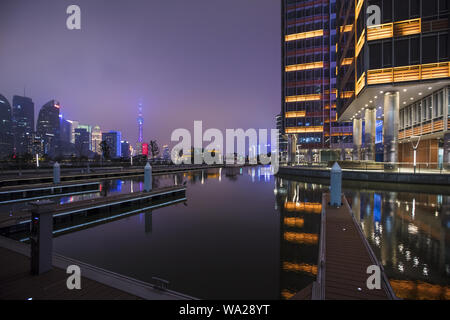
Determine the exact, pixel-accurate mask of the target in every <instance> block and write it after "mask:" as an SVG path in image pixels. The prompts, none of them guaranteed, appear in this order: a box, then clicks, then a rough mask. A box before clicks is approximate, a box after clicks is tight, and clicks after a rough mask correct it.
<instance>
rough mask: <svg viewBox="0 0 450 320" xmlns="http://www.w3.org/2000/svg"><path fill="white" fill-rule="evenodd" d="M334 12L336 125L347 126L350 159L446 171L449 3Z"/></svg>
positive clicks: (385, 1) (449, 159) (344, 5)
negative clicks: (420, 165) (430, 166)
mask: <svg viewBox="0 0 450 320" xmlns="http://www.w3.org/2000/svg"><path fill="white" fill-rule="evenodd" d="M337 12H338V17H339V19H338V21H337V22H338V28H337V32H338V35H337V38H338V47H337V73H338V77H337V83H338V119H339V121H342V122H347V121H352V122H353V141H354V152H353V159H356V160H372V161H373V160H375V159H377V160H379V159H382V161H384V162H391V163H393V162H395V163H398V162H400V163H413V162H414V163H416V162H417V163H420V162H425V163H431V164H433V165H435V166H439V165H445V164H448V163H450V134H449V132H450V131H449V128H450V117H449V116H450V112H449V111H450V99H449V96H450V62H449V61H450V60H449V51H450V49H449V48H450V47H449V45H450V41H449V32H448V31H449V24H448V20H449V2H448V1H445V0H444V1H441V0H426V1H425V0H414V1H394V0H347V1H345V0H341V1H339V2H338V6H337ZM377 129H378V130H379V134H378V133H377ZM377 135H379V139H377ZM376 140H379V142H380V146H381V148H382V151H381V157H380V158H379V157H378V156H377V151H376V150H377V149H376ZM414 149H415V150H416V152H414ZM415 153H416V155H415V156H414V154H415Z"/></svg>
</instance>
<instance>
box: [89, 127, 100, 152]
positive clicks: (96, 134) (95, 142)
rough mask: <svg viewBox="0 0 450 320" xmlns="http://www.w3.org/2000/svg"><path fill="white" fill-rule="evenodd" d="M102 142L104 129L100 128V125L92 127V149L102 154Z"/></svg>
mask: <svg viewBox="0 0 450 320" xmlns="http://www.w3.org/2000/svg"><path fill="white" fill-rule="evenodd" d="M101 142H102V130H101V129H100V126H94V128H92V133H91V146H92V151H93V152H95V153H97V154H100V155H101V154H102V148H101V147H100V143H101Z"/></svg>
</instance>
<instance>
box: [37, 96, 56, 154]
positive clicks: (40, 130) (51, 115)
mask: <svg viewBox="0 0 450 320" xmlns="http://www.w3.org/2000/svg"><path fill="white" fill-rule="evenodd" d="M60 109H61V106H60V103H59V102H57V101H55V100H51V101H49V102H47V103H46V104H45V105H44V106H43V107H42V108H41V110H40V111H39V117H38V121H37V130H36V131H37V135H38V136H39V137H40V138H41V139H42V140H43V152H44V154H48V155H50V156H55V155H56V154H57V152H58V149H59V145H60V139H61V137H60V127H61V123H60V122H61V121H60V116H59V115H60Z"/></svg>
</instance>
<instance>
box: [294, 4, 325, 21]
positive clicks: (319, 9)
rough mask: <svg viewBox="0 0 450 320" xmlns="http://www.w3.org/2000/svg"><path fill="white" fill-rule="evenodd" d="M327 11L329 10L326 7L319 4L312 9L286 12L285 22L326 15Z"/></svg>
mask: <svg viewBox="0 0 450 320" xmlns="http://www.w3.org/2000/svg"><path fill="white" fill-rule="evenodd" d="M329 11H330V9H329V6H328V5H321V4H319V5H317V6H314V7H301V8H296V9H293V10H289V11H288V12H287V20H288V21H292V20H295V19H302V18H306V17H311V16H317V15H328V14H329Z"/></svg>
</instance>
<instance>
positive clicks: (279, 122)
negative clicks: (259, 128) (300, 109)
mask: <svg viewBox="0 0 450 320" xmlns="http://www.w3.org/2000/svg"><path fill="white" fill-rule="evenodd" d="M275 122H276V127H277V129H278V153H279V156H280V162H285V160H286V159H287V150H288V140H287V139H286V136H285V135H284V134H283V116H282V115H281V114H278V115H276V116H275Z"/></svg>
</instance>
